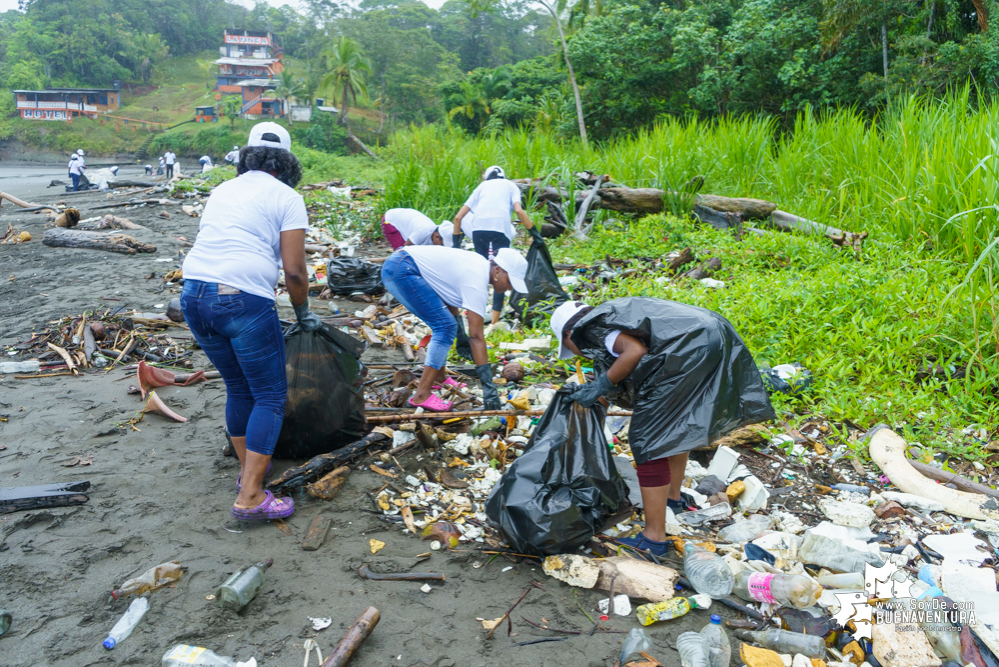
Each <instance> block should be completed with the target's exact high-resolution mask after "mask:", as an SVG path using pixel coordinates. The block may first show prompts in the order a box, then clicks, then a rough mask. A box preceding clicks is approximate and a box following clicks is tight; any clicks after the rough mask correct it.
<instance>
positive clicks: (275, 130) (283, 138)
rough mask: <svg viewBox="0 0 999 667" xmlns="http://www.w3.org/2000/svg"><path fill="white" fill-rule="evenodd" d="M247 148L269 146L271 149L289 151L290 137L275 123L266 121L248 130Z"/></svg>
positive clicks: (286, 131)
mask: <svg viewBox="0 0 999 667" xmlns="http://www.w3.org/2000/svg"><path fill="white" fill-rule="evenodd" d="M246 145H247V146H270V147H271V148H283V149H285V150H286V151H290V150H291V135H290V134H288V130H286V129H284V128H283V127H281V126H280V125H278V124H277V123H273V122H271V121H267V122H264V123H257V124H256V125H254V126H253V129H252V130H250V139H249V141H247V142H246Z"/></svg>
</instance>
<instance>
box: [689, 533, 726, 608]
mask: <svg viewBox="0 0 999 667" xmlns="http://www.w3.org/2000/svg"><path fill="white" fill-rule="evenodd" d="M683 572H684V574H686V575H687V581H689V582H690V585H691V586H693V587H694V590H695V591H697V592H698V593H704V594H705V595H710V596H711V597H713V598H722V597H725V596H726V595H728V594H729V593H731V592H732V587H733V586H735V576H734V575H733V574H732V570H730V569H729V568H728V564H727V563H726V562H725V559H724V558H722V557H721V556H719V555H718V554H715V553H712V552H710V551H706V550H704V549H702V548H700V547H699V546H697V545H696V544H694V543H693V542H684V544H683Z"/></svg>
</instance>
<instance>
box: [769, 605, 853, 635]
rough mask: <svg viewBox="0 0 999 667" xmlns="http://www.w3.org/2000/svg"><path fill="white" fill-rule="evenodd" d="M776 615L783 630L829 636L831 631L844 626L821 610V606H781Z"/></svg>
mask: <svg viewBox="0 0 999 667" xmlns="http://www.w3.org/2000/svg"><path fill="white" fill-rule="evenodd" d="M776 615H777V617H778V618H780V620H781V624H780V628H781V630H788V631H789V632H798V633H801V634H805V635H816V636H819V637H828V636H829V633H831V632H835V631H836V630H838V629H839V628H841V627H842V626H841V625H839V623H837V622H836V620H835V619H834V618H832V617H831V616H829V614H827V613H825V612H824V611H821V609H820V608H819V607H809V608H807V609H795V608H794V607H781V608H779V609H778V610H777V612H776Z"/></svg>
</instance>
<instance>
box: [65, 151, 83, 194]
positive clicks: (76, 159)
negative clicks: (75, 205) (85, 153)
mask: <svg viewBox="0 0 999 667" xmlns="http://www.w3.org/2000/svg"><path fill="white" fill-rule="evenodd" d="M84 169H86V167H84V166H83V160H81V159H80V156H79V155H74V156H73V158H72V159H71V160H70V161H69V177H70V178H71V179H73V192H77V191H79V189H80V177H81V176H82V175H83V170H84Z"/></svg>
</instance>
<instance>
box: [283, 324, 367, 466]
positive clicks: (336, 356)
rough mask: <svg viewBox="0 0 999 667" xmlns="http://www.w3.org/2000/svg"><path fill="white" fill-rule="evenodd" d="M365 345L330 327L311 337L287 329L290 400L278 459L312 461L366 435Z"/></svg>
mask: <svg viewBox="0 0 999 667" xmlns="http://www.w3.org/2000/svg"><path fill="white" fill-rule="evenodd" d="M363 351H364V343H362V342H360V341H358V340H357V339H355V338H352V337H351V336H349V335H347V334H345V333H343V332H342V331H340V330H339V329H335V328H333V327H330V326H329V325H326V324H324V325H323V326H322V327H320V328H319V329H316V330H315V331H312V332H309V333H306V332H304V331H302V330H301V329H299V327H298V325H292V326H290V327H288V328H287V329H286V330H285V353H286V356H287V362H286V368H287V371H288V401H287V403H286V404H285V409H284V423H283V424H282V425H281V435H280V436H279V437H278V442H277V446H276V447H275V448H274V457H275V458H278V459H307V458H311V457H313V456H317V455H319V454H325V453H327V452H331V451H333V450H334V449H339V448H340V447H343V446H344V445H348V444H350V443H351V442H353V441H355V440H357V439H358V438H361V437H363V436H364V426H365V423H366V420H365V417H364V394H363V392H362V391H361V389H362V387H361V385H362V384H363V382H364V377H365V375H366V370H365V368H364V366H363V365H362V364H361V362H360V361H359V359H360V356H361V352H363Z"/></svg>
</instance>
